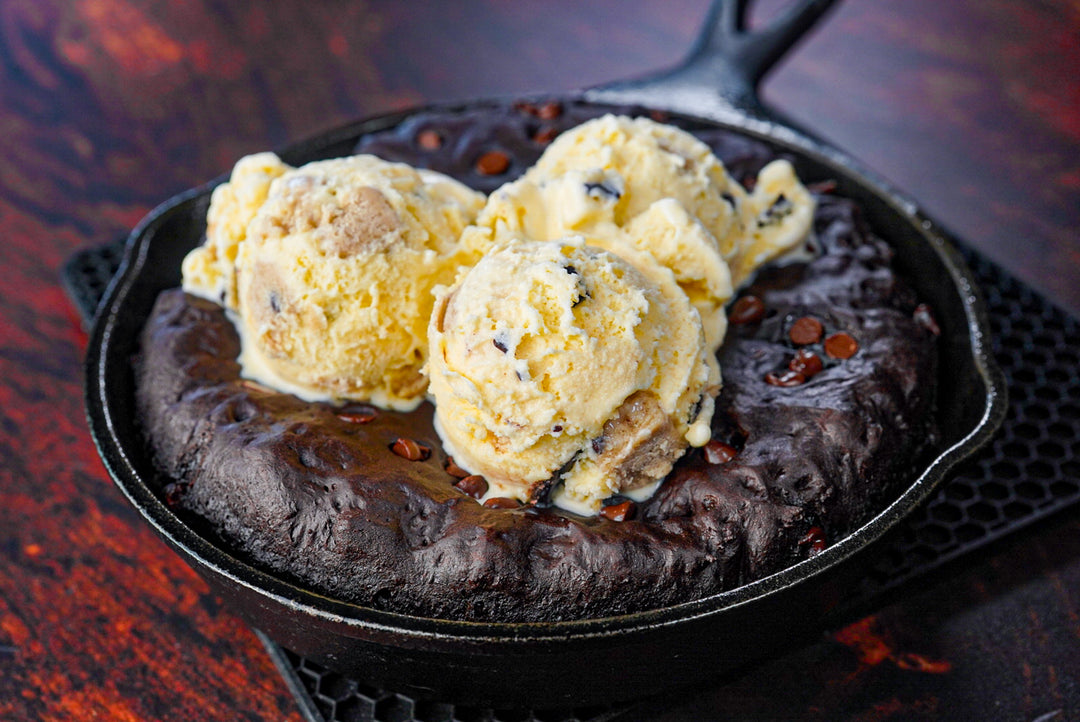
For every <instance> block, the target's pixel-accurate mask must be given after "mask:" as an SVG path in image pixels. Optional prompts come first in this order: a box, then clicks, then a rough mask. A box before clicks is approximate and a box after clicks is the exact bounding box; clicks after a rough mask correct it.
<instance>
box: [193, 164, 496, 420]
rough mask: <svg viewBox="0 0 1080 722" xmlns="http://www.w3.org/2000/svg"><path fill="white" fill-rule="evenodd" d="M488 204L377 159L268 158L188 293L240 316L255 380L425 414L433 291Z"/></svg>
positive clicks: (249, 178)
mask: <svg viewBox="0 0 1080 722" xmlns="http://www.w3.org/2000/svg"><path fill="white" fill-rule="evenodd" d="M279 163H280V161H279ZM271 175H273V176H274V177H273V178H272V179H270V180H269V182H267V178H268V176H271ZM483 200H484V198H483V196H482V195H481V194H479V193H476V192H474V191H471V190H469V189H468V188H466V187H465V186H463V185H461V184H460V183H458V182H456V181H454V180H451V179H450V178H448V177H446V176H443V175H440V174H437V173H432V172H429V171H418V170H415V169H413V168H410V167H409V166H406V165H402V164H397V163H388V162H386V161H383V160H381V159H379V158H376V157H374V156H364V155H360V156H352V157H348V158H341V159H335V160H327V161H318V162H315V163H310V164H308V165H305V166H303V167H300V168H289V167H288V166H284V165H281V166H278V165H277V164H275V163H273V162H272V160H271V159H270V158H268V157H267V154H262V155H260V156H258V157H257V159H256V160H251V159H248V160H246V161H241V164H239V165H238V168H237V171H236V172H234V178H233V180H232V181H231V182H230V183H229V184H228V186H226V187H224V188H223V189H221V190H220V191H219V192H218V193H216V194H215V195H214V198H213V203H212V207H211V211H210V214H209V217H210V219H211V223H210V231H208V242H207V247H211V248H213V249H214V250H213V251H211V250H197V251H195V252H193V254H192V256H191V257H189V261H188V262H186V263H185V288H186V289H189V290H195V291H199V290H203V289H209V290H212V291H214V292H215V293H216V295H217V298H215V300H218V301H219V302H220V301H221V300H222V299H224V301H225V305H226V306H227V307H229V308H231V309H232V310H234V311H235V314H236V315H235V317H236V322H237V327H238V329H239V331H240V335H241V338H242V346H243V352H242V354H241V357H240V361H241V363H242V365H243V367H244V373H245V375H246V376H248V377H249V378H253V379H255V380H257V381H261V382H263V383H265V384H267V385H269V386H272V387H274V388H278V389H281V390H284V391H289V392H291V393H294V394H296V395H298V396H300V397H302V398H305V399H309V400H338V399H357V400H367V401H372V402H374V403H376V404H378V405H380V406H384V407H389V408H402V409H404V408H412V407H415V406H416V405H417V404H418V403H419V402H420V401H421V400H422V398H423V395H424V391H425V387H426V380H425V378H424V377H423V376H422V375H421V374H420V368H421V367H422V366H423V364H424V362H425V360H426V356H427V348H428V344H427V333H426V332H427V324H428V319H429V317H430V314H431V307H432V302H433V299H432V294H431V290H432V288H433V287H434V286H435V285H436V284H438V283H448V282H450V281H451V280H452V279H453V278H454V275H455V273H456V271H457V267H458V265H459V263H460V262H461V261H462V257H461V255H460V253H459V247H458V239H459V237H460V234H461V231H462V229H464V227H465V226H466V225H467V224H468V223H469V222H471V221H472V220H473V219H474V217H475V215H476V213H477V211H478V210H479V209H480V207H481V206H482V204H483ZM215 221H216V223H215ZM211 231H212V232H213V233H212V234H211ZM219 238H224V239H226V242H222V243H217V242H216V240H215V239H219ZM229 243H232V244H233V245H229ZM222 247H223V248H227V249H230V250H229V251H228V252H226V253H222V252H221V251H220V248H222ZM230 255H231V256H233V257H234V260H233V261H232V262H231V263H230V262H229V260H228V259H229V256H230ZM204 269H205V271H204ZM189 270H190V273H189ZM233 276H235V296H233V293H232V292H231V291H230V290H229V287H230V283H231V281H230V279H231V278H232V277H233ZM222 289H224V296H223V297H222V295H221V290H222ZM203 295H205V294H203ZM233 297H235V302H234V303H232V304H230V303H229V300H230V299H231V298H233Z"/></svg>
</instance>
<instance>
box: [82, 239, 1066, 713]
mask: <svg viewBox="0 0 1080 722" xmlns="http://www.w3.org/2000/svg"><path fill="white" fill-rule="evenodd" d="M122 253H123V243H122V242H118V243H114V244H110V245H107V246H102V247H98V248H90V249H86V250H83V251H80V252H78V253H76V254H74V255H73V256H72V257H71V258H70V259H69V260H68V262H67V264H65V266H64V269H63V280H64V286H65V289H66V290H67V292H68V294H69V295H70V296H71V298H72V300H73V301H74V302H75V304H76V306H77V307H78V309H79V311H80V313H81V314H82V317H83V320H84V323H85V324H87V325H89V324H90V322H91V320H92V318H93V315H94V312H95V310H96V308H97V305H98V303H99V301H100V300H101V297H102V295H103V294H104V292H105V289H106V288H107V286H108V284H109V281H110V280H111V278H112V276H113V274H114V273H115V272H116V269H117V267H118V265H119V262H120V258H121V256H122ZM964 255H965V258H966V259H967V262H968V263H969V264H970V265H971V267H972V270H973V271H974V272H975V276H976V278H977V279H978V281H979V283H980V285H981V287H982V289H983V293H984V294H985V296H986V302H987V310H988V312H989V317H990V327H991V330H992V333H993V347H994V353H995V355H996V357H997V360H998V363H999V364H1000V365H1001V368H1002V370H1003V371H1004V373H1005V376H1006V379H1007V382H1008V388H1009V409H1008V415H1007V416H1006V419H1005V423H1004V425H1003V427H1002V430H1001V431H1000V432H999V433H998V434H997V436H996V437H995V438H994V440H993V442H992V443H991V444H990V445H989V446H988V448H987V449H985V450H984V451H983V452H982V453H981V454H979V455H978V456H977V457H976V458H974V459H972V460H969V461H968V462H966V463H965V464H963V465H962V466H961V467H960V468H959V469H958V470H957V471H956V472H955V473H954V475H953V478H951V479H950V480H949V481H948V482H947V483H946V484H945V485H944V486H943V487H942V488H941V490H940V491H939V492H938V493H937V494H936V495H935V496H934V497H933V498H932V499H931V500H930V502H929V503H928V504H926V505H925V506H924V507H923V508H922V509H920V510H919V512H918V513H917V514H915V515H913V517H912V518H911V519H910V520H909V521H908V522H907V524H906V525H904V527H903V528H902V529H900V530H898V532H897V533H896V535H895V537H894V539H893V540H892V541H891V543H890V545H889V546H888V547H887V548H886V549H885V550H884V551H883V552H882V554H881V557H880V559H879V560H878V561H877V563H876V565H875V566H874V567H873V568H872V570H871V571H870V572H869V574H868V575H867V576H866V578H865V579H864V581H863V583H862V585H861V586H860V589H859V591H858V593H857V594H856V595H855V597H854V598H853V599H852V600H850V604H849V605H847V606H849V607H851V608H856V607H860V608H861V607H865V606H867V605H870V604H872V603H873V600H875V599H876V598H878V597H879V596H880V595H882V594H883V593H885V592H886V591H889V590H892V589H894V588H896V587H898V586H900V585H901V584H904V583H906V582H908V581H910V580H912V579H914V578H915V577H917V576H919V575H922V574H924V573H926V572H929V571H930V570H932V569H935V568H937V567H939V566H941V565H942V564H944V563H945V562H947V561H949V560H951V559H954V558H956V557H958V556H960V555H962V554H966V553H968V552H971V551H973V550H975V549H977V548H979V547H982V546H984V545H985V544H987V543H989V542H991V541H993V540H996V539H999V538H1001V537H1003V536H1005V535H1006V534H1008V533H1011V532H1014V531H1016V530H1018V529H1020V528H1022V527H1025V526H1027V525H1029V524H1031V523H1032V522H1035V521H1037V520H1039V519H1042V518H1044V517H1046V516H1048V515H1050V514H1052V513H1054V512H1057V511H1060V510H1061V509H1064V508H1065V507H1067V506H1069V505H1071V504H1073V503H1075V502H1076V501H1077V500H1078V499H1080V324H1078V322H1077V319H1075V318H1074V317H1072V316H1070V315H1068V314H1066V313H1065V312H1064V311H1062V310H1061V309H1060V308H1058V307H1056V306H1054V305H1053V304H1051V303H1049V302H1048V301H1046V300H1045V299H1044V298H1042V297H1041V296H1040V295H1039V294H1038V293H1036V292H1035V291H1033V290H1031V289H1030V288H1029V287H1027V286H1025V285H1024V284H1023V283H1021V282H1019V281H1018V280H1016V279H1015V278H1013V277H1012V276H1010V275H1009V274H1007V273H1005V272H1004V271H1003V270H1002V269H1000V268H999V267H997V266H996V265H994V264H993V263H991V262H990V261H988V260H986V259H985V258H983V257H982V256H980V255H979V254H977V253H975V252H973V251H970V250H964ZM260 638H261V639H262V640H263V643H264V644H265V645H266V647H267V649H268V650H269V651H270V654H271V656H272V657H273V659H274V661H275V664H277V665H278V668H279V669H280V671H281V673H282V675H283V676H284V677H285V679H286V681H287V682H288V684H289V686H290V688H291V689H292V690H293V692H294V694H295V696H296V698H297V701H298V703H299V704H300V707H301V709H302V711H303V712H304V714H305V716H306V717H307V718H308V719H309V720H311V721H312V722H331V721H337V720H341V721H343V722H344V721H346V720H349V721H352V720H356V721H359V722H411V721H415V722H586V721H588V722H604V721H605V720H610V719H613V718H615V717H617V716H619V715H620V713H621V712H622V711H623V710H621V709H615V708H613V709H596V708H589V709H577V710H566V709H560V710H544V711H541V710H492V709H482V708H473V707H464V706H460V705H458V706H455V705H452V704H444V703H432V702H423V701H418V700H414V699H412V698H410V697H408V696H405V695H401V694H395V693H393V692H389V691H385V690H379V689H375V688H372V687H370V686H368V685H365V684H364V683H362V682H359V681H356V680H353V679H349V678H347V677H345V676H343V675H341V674H338V673H336V672H332V671H329V670H327V669H325V668H323V667H321V666H320V665H318V664H315V663H313V662H311V661H310V660H306V659H304V658H302V657H300V656H298V655H296V654H293V653H292V652H289V651H288V650H285V649H283V648H281V647H279V646H278V645H276V644H274V643H273V642H271V641H270V640H269V639H267V638H265V637H263V636H262V635H260Z"/></svg>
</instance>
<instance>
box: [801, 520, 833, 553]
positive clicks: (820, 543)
mask: <svg viewBox="0 0 1080 722" xmlns="http://www.w3.org/2000/svg"><path fill="white" fill-rule="evenodd" d="M799 546H801V547H804V546H809V547H810V549H809V550H808V551H807V556H808V557H815V556H817V555H818V554H820V553H821V552H823V551H825V547H826V541H825V530H824V529H822V528H821V527H819V526H812V527H810V529H809V530H808V531H807V532H806V536H804V537H803V538H802V539H800V540H799Z"/></svg>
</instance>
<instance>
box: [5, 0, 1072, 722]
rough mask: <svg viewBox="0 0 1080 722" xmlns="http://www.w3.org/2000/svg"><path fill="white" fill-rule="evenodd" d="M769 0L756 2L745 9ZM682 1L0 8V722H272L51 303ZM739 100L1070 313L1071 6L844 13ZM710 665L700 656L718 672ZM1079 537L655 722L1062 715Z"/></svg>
mask: <svg viewBox="0 0 1080 722" xmlns="http://www.w3.org/2000/svg"><path fill="white" fill-rule="evenodd" d="M777 4H779V3H778V2H772V1H771V0H770V1H769V2H763V3H760V5H761V8H760V10H761V11H762V12H767V11H768V10H769V9H771V8H773V7H775V6H776V5H777ZM704 12H705V7H704V2H702V1H701V0H671V1H670V2H667V3H665V4H664V5H663V7H661V5H660V4H658V3H648V2H638V1H635V2H616V1H615V0H603V1H602V2H593V3H578V2H570V1H569V0H560V1H559V2H549V3H543V4H541V3H507V2H495V1H494V0H488V1H486V2H481V1H472V2H460V3H444V4H440V3H435V2H424V3H420V2H413V3H392V2H359V1H357V0H349V1H348V2H345V1H337V2H323V3H282V2H277V3H264V2H255V1H254V0H245V1H243V2H229V3H225V2H218V1H215V0H192V2H188V3H173V2H166V1H165V0H70V1H69V0H8V1H7V2H3V3H0V229H2V233H3V237H2V239H0V240H2V242H0V268H3V273H2V274H0V306H2V310H0V719H38V718H42V719H77V720H81V719H109V720H140V719H175V720H188V719H214V720H236V719H298V718H299V713H298V711H297V707H296V705H295V703H294V702H293V700H292V698H291V696H290V694H289V692H288V690H287V689H286V687H285V685H284V683H283V682H282V680H281V678H280V677H279V676H278V674H277V672H276V671H275V669H274V668H273V666H272V664H271V663H270V661H269V659H268V658H267V656H266V655H265V653H264V652H263V650H262V648H261V647H260V645H259V643H258V642H257V640H256V638H255V637H254V635H253V634H252V632H251V631H250V630H249V629H247V628H246V627H245V626H244V625H243V624H242V623H241V622H239V621H238V620H237V618H236V617H234V616H233V615H232V614H231V613H230V612H229V611H228V610H226V609H224V608H222V607H221V605H220V603H219V601H218V600H217V599H216V598H215V597H213V596H212V595H210V594H209V593H208V591H207V589H206V587H205V585H204V584H203V583H202V582H201V581H200V580H199V579H198V578H197V577H196V576H195V575H194V574H193V573H192V572H191V571H190V570H188V569H187V568H186V567H185V566H184V565H183V564H182V563H181V562H180V561H179V559H178V558H177V557H176V556H175V555H173V554H172V552H170V551H169V550H168V549H167V548H166V547H165V546H164V545H163V544H162V543H160V542H159V541H158V540H157V538H156V537H155V536H154V534H153V533H152V532H151V531H150V530H149V529H148V528H147V526H146V525H145V524H143V523H142V522H140V520H139V519H138V518H137V517H136V515H135V513H134V512H133V511H132V510H131V509H130V508H129V507H128V506H127V504H126V503H125V501H124V500H123V499H122V497H121V496H120V494H119V493H118V492H117V491H116V490H115V489H114V488H113V486H112V485H111V483H110V481H109V480H108V477H107V475H106V474H105V472H104V470H103V468H102V466H101V463H100V462H99V460H98V458H97V455H96V453H95V451H94V448H93V445H92V443H91V441H90V439H89V436H88V434H87V431H86V425H85V422H84V420H83V412H82V400H81V387H80V383H81V373H80V360H81V356H82V352H83V349H84V346H85V342H86V337H85V335H84V334H83V332H82V331H81V330H80V328H79V324H78V321H77V318H76V315H75V313H74V311H73V310H72V308H71V307H70V305H69V303H68V301H67V299H66V298H65V296H64V293H63V291H62V289H61V287H60V285H59V269H60V267H61V265H62V263H63V261H64V259H65V258H66V257H67V256H68V255H69V254H70V253H71V252H72V251H74V250H76V249H79V248H83V247H87V246H91V245H95V244H101V243H104V242H107V241H111V240H113V239H114V238H116V237H118V236H120V235H122V234H124V233H125V232H126V231H127V230H128V229H129V228H130V227H131V226H132V225H133V224H135V223H136V222H137V221H138V220H139V218H140V217H141V216H142V215H143V214H145V213H146V212H147V211H148V210H149V209H150V208H151V207H153V206H154V205H155V204H156V203H158V202H159V201H161V200H163V199H165V198H166V197H168V196H169V195H171V194H172V193H174V192H177V191H179V190H182V189H185V188H187V187H189V186H191V185H194V184H197V183H201V182H203V181H205V180H208V179H210V178H212V177H214V176H216V175H218V174H220V173H222V172H224V171H226V170H228V169H229V168H230V167H231V165H232V163H233V162H234V161H235V160H236V158H238V157H239V156H240V155H242V154H244V153H248V152H251V151H255V150H262V149H266V148H272V147H275V146H278V145H281V144H283V143H285V142H287V141H289V140H295V139H298V138H301V137H304V136H307V135H311V134H313V133H315V132H317V131H319V130H322V129H325V128H328V127H331V126H333V125H335V124H338V123H341V122H344V121H348V120H351V119H354V118H356V117H359V116H364V115H368V114H372V113H377V112H381V111H386V110H390V109H397V108H403V107H408V106H410V105H413V104H417V103H422V102H425V101H429V100H443V99H454V98H468V97H474V96H483V95H492V94H497V95H512V94H519V93H527V92H534V91H558V90H563V89H570V88H574V87H580V86H584V85H589V84H594V83H600V82H603V81H606V80H612V79H617V78H621V77H628V76H632V75H635V74H639V73H642V72H645V71H648V70H652V69H656V68H658V67H661V66H664V65H668V64H671V63H674V62H675V61H676V60H678V59H679V58H680V57H681V55H682V53H683V52H684V50H685V49H686V48H687V47H688V45H689V43H690V40H691V38H692V37H693V35H694V34H695V32H696V29H697V27H698V25H699V23H700V22H701V19H702V17H703V15H704ZM764 95H765V97H766V99H767V100H768V101H769V102H771V103H772V104H773V105H774V106H776V107H778V108H780V109H782V110H784V111H785V112H786V113H788V114H789V115H790V116H792V117H794V118H796V119H798V120H799V121H800V122H801V123H803V124H804V125H806V126H808V127H810V128H812V129H814V130H815V131H817V132H818V133H819V134H821V135H823V136H825V137H827V138H829V139H831V140H832V141H834V142H835V143H836V144H837V145H839V146H840V147H842V148H844V149H845V150H847V151H849V152H850V153H851V154H852V155H854V156H856V157H857V158H859V159H861V160H862V161H863V162H864V163H865V165H867V166H868V167H870V168H871V169H873V170H875V171H877V172H878V173H880V174H881V175H883V176H885V177H887V178H888V179H890V180H891V181H892V182H893V183H894V184H895V185H896V186H898V187H900V188H902V189H904V190H905V191H906V192H907V193H908V194H909V195H911V196H913V197H915V198H916V199H918V200H919V201H920V202H921V203H922V204H923V205H924V206H925V207H926V209H927V210H928V211H929V212H930V213H931V214H932V215H933V216H935V217H936V218H938V219H939V220H941V221H942V222H943V223H944V224H945V225H946V226H948V227H950V228H952V229H953V230H954V231H955V232H956V233H957V234H958V235H959V236H961V237H962V238H964V239H965V240H966V241H967V242H969V243H970V244H971V245H972V246H974V247H975V248H977V249H979V250H980V251H982V252H983V253H985V254H987V255H989V256H991V257H992V258H994V259H996V260H998V261H999V262H1001V263H1002V264H1003V265H1005V266H1006V267H1008V268H1009V269H1011V270H1012V271H1013V272H1014V273H1015V274H1016V275H1018V276H1020V277H1021V278H1022V279H1024V280H1025V281H1027V282H1029V283H1030V284H1032V285H1034V286H1036V287H1037V288H1040V289H1043V290H1044V291H1045V292H1046V293H1047V294H1048V296H1049V297H1050V298H1052V299H1054V300H1055V301H1057V302H1058V303H1060V304H1062V305H1064V306H1065V307H1067V308H1070V309H1073V310H1074V311H1075V310H1077V309H1080V231H1078V228H1080V6H1078V5H1077V3H1076V2H1073V1H1070V0H1042V2H1029V3H1016V2H1012V1H1011V0H954V1H953V2H949V3H940V2H937V1H936V0H889V1H887V2H886V1H882V0H848V1H847V2H846V3H842V4H841V6H840V7H839V8H838V9H837V10H836V11H835V12H834V13H832V15H831V16H830V17H829V18H828V19H827V20H826V22H825V23H824V24H823V26H822V27H821V28H820V29H819V30H818V31H817V32H816V33H815V34H814V35H813V36H812V37H811V38H809V40H808V41H807V42H805V43H804V44H803V45H802V46H800V48H799V49H798V50H797V51H796V52H795V53H794V54H793V55H792V56H791V57H790V58H789V59H788V60H786V61H785V62H784V63H783V64H782V65H781V66H780V67H779V68H778V70H777V72H776V73H775V74H774V75H773V76H772V77H771V78H770V79H769V81H768V83H767V85H766V88H765V92H764ZM717 653H718V654H722V653H723V650H718V652H717ZM1078 677H1080V515H1078V513H1077V511H1076V510H1075V509H1074V510H1072V511H1070V512H1067V513H1065V514H1063V515H1059V516H1058V517H1057V518H1055V519H1053V520H1051V521H1050V522H1048V523H1045V524H1041V525H1040V526H1039V527H1038V528H1035V529H1033V530H1030V531H1028V532H1025V533H1023V534H1020V535H1017V536H1015V537H1013V538H1010V539H1007V540H1005V541H1003V542H1001V543H998V544H996V545H995V546H994V547H992V548H991V549H989V550H988V551H984V552H981V553H979V554H976V555H975V556H973V557H971V558H968V559H965V560H962V561H960V562H959V563H956V564H953V565H952V566H951V567H950V568H949V569H948V570H947V571H946V573H944V574H939V575H936V576H935V577H934V578H933V579H931V580H928V581H927V582H926V583H925V584H921V585H919V587H918V588H917V589H913V590H908V591H906V592H905V593H904V594H903V595H901V596H900V597H899V598H898V599H897V600H896V601H895V602H893V603H891V604H889V605H888V606H885V607H883V608H882V609H880V610H878V611H877V612H876V613H874V614H873V615H872V616H870V617H867V618H866V619H863V620H860V621H857V622H855V623H853V624H852V625H851V626H849V627H846V628H845V629H842V630H837V631H833V632H830V633H828V634H826V635H824V636H823V637H821V638H820V640H819V641H817V642H815V643H813V644H810V645H808V646H800V647H798V648H796V649H793V650H791V651H789V652H788V653H786V654H784V655H783V656H781V657H779V658H777V659H775V660H773V661H771V662H769V663H767V664H766V665H764V666H762V667H759V668H756V669H753V670H750V671H749V672H748V673H746V674H744V675H742V676H739V677H735V678H732V679H728V680H724V681H722V682H721V683H718V684H717V685H716V686H715V687H710V688H709V689H707V690H698V691H695V693H694V694H691V695H686V696H685V697H681V698H672V699H666V700H664V701H662V702H661V703H658V704H657V705H654V706H652V707H650V708H647V709H639V710H637V711H636V712H634V713H633V715H632V717H648V718H655V719H663V720H670V721H674V720H690V719H719V718H727V717H737V718H757V719H771V718H820V719H835V718H841V719H856V720H869V719H911V718H941V719H957V718H959V719H987V718H1001V719H1038V718H1041V719H1055V720H1064V719H1080V686H1078V684H1080V683H1078V681H1077V679H1078Z"/></svg>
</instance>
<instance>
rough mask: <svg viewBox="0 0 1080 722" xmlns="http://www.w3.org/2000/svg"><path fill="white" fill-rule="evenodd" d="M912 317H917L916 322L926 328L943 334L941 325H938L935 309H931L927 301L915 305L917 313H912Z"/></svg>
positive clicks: (936, 333) (937, 333)
mask: <svg viewBox="0 0 1080 722" xmlns="http://www.w3.org/2000/svg"><path fill="white" fill-rule="evenodd" d="M912 318H914V319H915V323H917V324H919V325H920V326H922V327H923V328H925V329H926V330H927V331H929V332H930V333H932V334H934V335H935V336H940V335H941V327H940V326H938V325H937V320H936V319H935V318H934V313H933V311H931V310H930V306H928V305H927V304H925V303H920V304H919V305H918V306H916V307H915V313H914V314H912Z"/></svg>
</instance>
